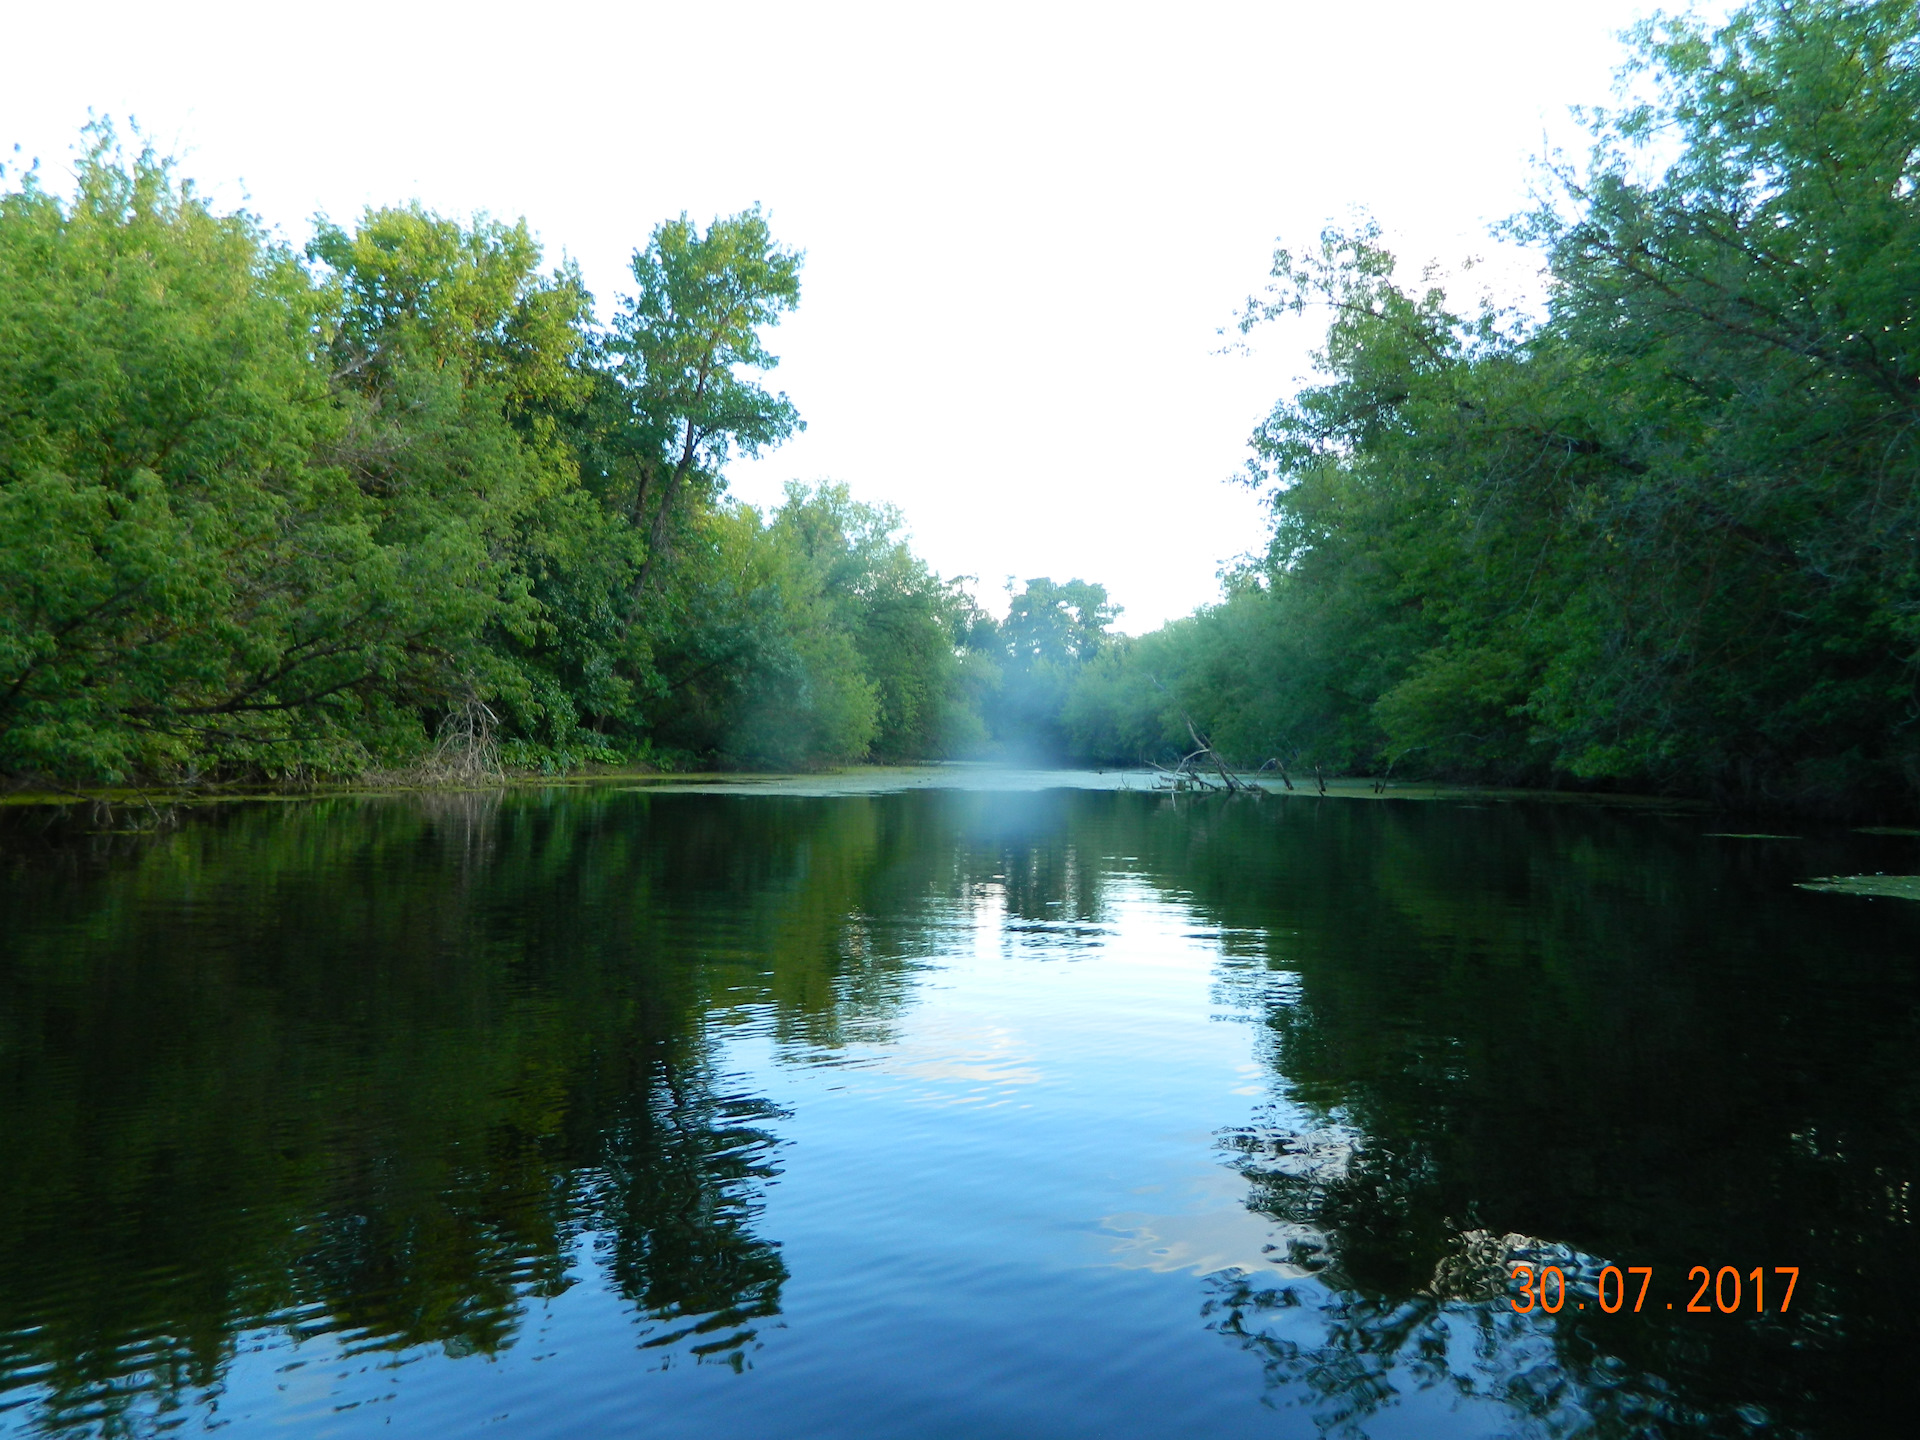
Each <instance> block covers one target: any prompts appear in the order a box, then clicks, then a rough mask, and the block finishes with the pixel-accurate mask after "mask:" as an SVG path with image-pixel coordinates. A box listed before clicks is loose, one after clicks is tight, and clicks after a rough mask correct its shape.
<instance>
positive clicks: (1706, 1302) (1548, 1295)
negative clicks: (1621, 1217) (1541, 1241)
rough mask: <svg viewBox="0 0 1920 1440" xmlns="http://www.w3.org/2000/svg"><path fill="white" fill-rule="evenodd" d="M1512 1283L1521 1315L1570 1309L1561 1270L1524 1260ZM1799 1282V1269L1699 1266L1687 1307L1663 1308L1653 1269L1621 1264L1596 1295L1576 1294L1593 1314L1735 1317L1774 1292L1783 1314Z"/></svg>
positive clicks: (1605, 1273)
mask: <svg viewBox="0 0 1920 1440" xmlns="http://www.w3.org/2000/svg"><path fill="white" fill-rule="evenodd" d="M1629 1277H1631V1278H1629ZM1508 1278H1509V1279H1511V1280H1512V1281H1513V1282H1514V1283H1515V1284H1516V1285H1518V1286H1519V1294H1517V1295H1515V1296H1514V1297H1513V1308H1514V1309H1515V1310H1517V1311H1519V1312H1520V1313H1521V1314H1522V1315H1524V1314H1526V1313H1527V1312H1528V1311H1529V1310H1534V1309H1538V1310H1543V1311H1545V1312H1546V1313H1547V1314H1549V1315H1558V1314H1559V1313H1560V1312H1561V1311H1562V1310H1564V1309H1565V1308H1566V1305H1567V1298H1568V1296H1567V1277H1566V1272H1565V1271H1563V1270H1562V1269H1561V1268H1560V1267H1559V1266H1558V1265H1541V1266H1538V1267H1535V1266H1533V1265H1529V1264H1527V1263H1526V1262H1525V1261H1522V1262H1520V1263H1519V1264H1516V1265H1515V1266H1514V1267H1513V1272H1512V1274H1511V1275H1510V1276H1509V1277H1508ZM1799 1282H1800V1267H1799V1266H1798V1265H1775V1266H1774V1267H1773V1273H1772V1276H1771V1277H1769V1275H1768V1273H1767V1267H1766V1266H1764V1265H1756V1266H1754V1267H1753V1269H1751V1270H1748V1271H1745V1272H1744V1273H1743V1272H1742V1271H1741V1270H1740V1268H1739V1267H1738V1266H1735V1265H1722V1266H1721V1267H1720V1268H1719V1269H1718V1270H1714V1269H1710V1268H1709V1267H1707V1266H1705V1265H1695V1266H1693V1267H1692V1268H1691V1269H1689V1270H1688V1271H1687V1284H1688V1285H1689V1286H1691V1287H1692V1289H1693V1293H1692V1296H1691V1298H1689V1299H1688V1300H1687V1302H1686V1304H1685V1305H1684V1306H1682V1305H1680V1304H1678V1303H1677V1302H1675V1301H1672V1300H1669V1301H1666V1302H1665V1303H1664V1304H1662V1303H1661V1302H1660V1301H1659V1300H1658V1298H1657V1297H1656V1298H1655V1300H1654V1301H1653V1303H1652V1304H1651V1306H1649V1304H1648V1297H1647V1292H1648V1291H1649V1290H1651V1289H1652V1288H1653V1267H1652V1266H1651V1265H1629V1266H1627V1267H1626V1269H1625V1270H1624V1271H1622V1270H1621V1268H1620V1267H1619V1266H1618V1265H1609V1266H1607V1267H1606V1268H1605V1269H1603V1270H1602V1271H1601V1272H1600V1276H1599V1281H1598V1283H1597V1285H1596V1286H1595V1290H1596V1291H1597V1293H1596V1294H1593V1295H1590V1296H1586V1297H1584V1298H1583V1297H1582V1296H1580V1295H1577V1294H1576V1295H1575V1296H1574V1297H1573V1300H1574V1308H1575V1309H1577V1310H1585V1309H1588V1308H1589V1306H1590V1304H1591V1305H1593V1306H1597V1307H1598V1308H1599V1309H1600V1310H1601V1311H1603V1312H1604V1313H1606V1314H1608V1315H1618V1314H1619V1313H1620V1312H1621V1311H1623V1310H1626V1311H1629V1312H1630V1313H1632V1314H1635V1315H1638V1314H1639V1313H1640V1312H1641V1310H1642V1309H1643V1308H1651V1309H1655V1310H1674V1311H1684V1312H1685V1313H1689V1314H1693V1315H1716V1314H1717V1315H1734V1314H1737V1313H1739V1312H1740V1311H1741V1310H1744V1309H1748V1308H1749V1307H1750V1308H1751V1309H1752V1310H1754V1311H1755V1312H1763V1311H1765V1310H1766V1309H1767V1308H1768V1306H1767V1299H1768V1296H1769V1293H1771V1295H1772V1297H1773V1298H1774V1299H1775V1300H1777V1302H1778V1303H1777V1304H1776V1305H1774V1306H1773V1309H1774V1311H1775V1313H1780V1312H1783V1311H1785V1310H1786V1309H1787V1308H1788V1307H1789V1306H1791V1305H1792V1304H1793V1287H1794V1286H1795V1285H1797V1284H1799ZM1523 1302H1524V1303H1523Z"/></svg>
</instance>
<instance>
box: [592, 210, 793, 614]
mask: <svg viewBox="0 0 1920 1440" xmlns="http://www.w3.org/2000/svg"><path fill="white" fill-rule="evenodd" d="M803 258H804V257H803V256H802V254H801V253H800V252H799V251H796V250H788V249H785V248H784V247H782V246H780V245H778V244H776V243H775V242H774V240H773V236H772V234H771V232H770V231H769V229H768V228H767V222H766V219H765V217H764V216H763V215H761V213H760V211H759V209H758V208H757V207H756V208H754V209H751V210H745V211H742V212H741V213H740V214H738V215H732V216H728V217H726V218H724V219H719V220H715V221H714V222H713V223H712V224H711V225H709V226H708V227H707V230H706V233H705V234H702V233H701V232H700V230H699V228H698V227H697V226H695V225H694V224H693V223H692V222H691V221H690V220H688V218H687V217H686V215H685V214H682V215H681V216H680V217H679V218H678V219H677V220H669V221H666V222H665V223H663V224H661V225H659V226H656V227H655V229H654V232H653V235H652V238H651V239H650V240H649V241H648V242H647V246H646V248H645V249H644V250H639V251H636V252H634V257H633V278H634V281H635V283H636V284H637V286H638V289H637V291H636V293H635V294H634V295H632V296H631V297H629V298H628V299H627V300H625V301H624V302H623V303H622V306H621V309H620V313H619V315H618V317H617V318H616V319H615V321H614V327H613V330H614V335H613V340H612V342H611V344H610V346H609V349H610V350H611V352H612V354H613V355H614V356H616V357H617V362H618V373H619V375H620V377H621V379H622V380H623V381H624V382H625V383H626V385H627V386H628V388H629V393H630V396H631V402H632V405H633V408H634V411H635V414H636V415H637V416H638V417H639V418H640V421H641V423H643V424H644V425H646V426H647V427H649V428H650V429H651V430H652V431H653V432H655V433H656V434H657V435H658V436H659V437H660V439H661V441H662V453H661V454H660V456H659V457H658V458H657V459H656V460H654V461H653V462H652V463H649V464H643V465H642V466H641V467H640V468H639V473H638V474H637V476H636V477H635V482H634V489H633V496H632V502H631V506H630V508H629V511H628V514H629V518H630V520H631V522H632V524H633V525H634V527H635V528H636V529H638V528H642V527H644V528H645V530H646V534H647V556H646V559H645V561H643V562H642V564H641V567H640V573H639V575H638V577H637V578H636V580H635V582H634V590H633V608H634V610H635V611H637V610H638V607H639V604H640V598H641V595H642V594H643V593H644V592H645V590H646V588H647V585H648V582H649V581H650V580H651V579H652V578H653V576H654V573H655V569H656V567H657V566H658V564H659V563H660V561H661V560H662V559H663V558H664V557H665V556H666V555H667V553H668V549H669V542H670V539H671V534H672V529H671V527H672V522H673V520H674V517H675V515H676V513H677V511H676V507H677V505H678V504H679V502H680V498H681V494H682V491H683V489H684V488H685V486H686V485H687V483H688V481H689V479H691V478H693V477H694V476H696V475H698V474H703V473H704V474H705V475H706V476H708V477H712V476H715V475H717V474H718V471H719V467H720V465H721V464H722V463H723V462H724V461H725V460H726V458H727V456H728V455H729V454H730V453H731V452H732V451H733V450H735V449H738V450H739V451H740V452H742V453H743V454H747V455H756V454H758V453H759V452H760V451H761V450H762V449H763V448H764V447H766V446H768V445H772V444H777V443H778V442H779V441H781V440H784V439H785V438H786V437H787V436H788V435H790V434H792V433H793V432H794V431H795V430H797V429H801V428H804V422H802V421H801V419H800V417H799V413H798V412H797V411H796V410H795V409H794V407H793V405H792V403H791V402H790V401H789V400H788V399H787V397H786V395H785V393H784V392H782V393H780V394H770V393H768V391H767V390H766V389H765V388H764V387H763V386H761V385H760V384H759V383H758V382H757V381H755V380H753V379H751V378H748V377H747V376H745V375H743V374H741V373H739V372H740V371H743V370H745V371H754V370H761V371H764V370H771V369H772V368H773V367H774V366H775V365H777V364H778V363H779V360H778V359H777V357H775V356H774V355H772V354H770V353H769V352H768V351H767V349H766V346H765V344H764V343H763V342H762V340H761V337H760V331H761V328H762V327H765V326H772V325H777V324H778V323H779V322H780V317H781V316H782V315H784V314H785V313H786V312H787V311H789V310H791V309H793V307H794V306H795V305H797V304H798V303H799V300H800V265H801V261H802V260H803Z"/></svg>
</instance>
